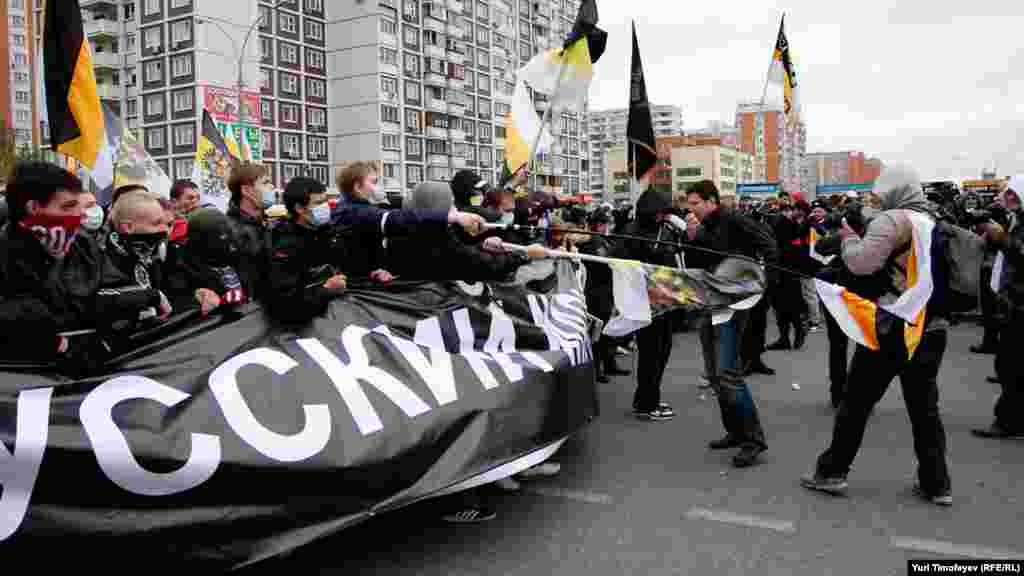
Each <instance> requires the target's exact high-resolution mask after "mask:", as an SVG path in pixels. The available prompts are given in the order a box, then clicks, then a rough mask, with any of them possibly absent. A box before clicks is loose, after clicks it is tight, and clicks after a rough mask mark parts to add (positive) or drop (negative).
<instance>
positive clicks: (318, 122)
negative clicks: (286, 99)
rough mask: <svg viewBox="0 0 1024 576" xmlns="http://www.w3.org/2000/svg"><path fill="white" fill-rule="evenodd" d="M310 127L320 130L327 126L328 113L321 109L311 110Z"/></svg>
mask: <svg viewBox="0 0 1024 576" xmlns="http://www.w3.org/2000/svg"><path fill="white" fill-rule="evenodd" d="M308 114H309V125H310V126H315V127H318V128H324V127H326V126H327V111H326V110H323V109H321V108H309V112H308Z"/></svg>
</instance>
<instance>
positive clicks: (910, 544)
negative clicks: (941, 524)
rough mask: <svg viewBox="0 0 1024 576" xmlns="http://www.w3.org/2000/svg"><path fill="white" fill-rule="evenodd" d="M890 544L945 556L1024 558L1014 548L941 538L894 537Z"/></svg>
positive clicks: (1000, 558)
mask: <svg viewBox="0 0 1024 576" xmlns="http://www.w3.org/2000/svg"><path fill="white" fill-rule="evenodd" d="M889 545H890V546H892V547H893V548H899V549H902V550H912V551H914V552H928V553H931V554H942V555H944V556H960V557H964V558H980V559H989V558H990V559H992V560H1013V559H1017V558H1024V553H1021V552H1014V551H1013V550H998V549H995V548H984V547H981V546H971V545H961V544H954V543H952V542H943V541H941V540H921V539H919V538H902V537H896V536H894V537H892V538H891V539H890V540H889Z"/></svg>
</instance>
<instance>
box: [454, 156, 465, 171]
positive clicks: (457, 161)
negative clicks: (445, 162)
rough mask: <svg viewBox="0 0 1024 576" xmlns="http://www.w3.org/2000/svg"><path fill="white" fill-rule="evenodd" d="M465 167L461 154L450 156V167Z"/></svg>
mask: <svg viewBox="0 0 1024 576" xmlns="http://www.w3.org/2000/svg"><path fill="white" fill-rule="evenodd" d="M465 167H466V159H465V158H463V157H462V156H452V168H456V169H462V168H465Z"/></svg>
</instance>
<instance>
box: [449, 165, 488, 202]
mask: <svg viewBox="0 0 1024 576" xmlns="http://www.w3.org/2000/svg"><path fill="white" fill-rule="evenodd" d="M486 185H487V182H486V181H484V179H483V178H481V177H480V175H479V174H477V173H476V172H474V171H472V170H459V171H458V172H456V173H455V176H454V177H453V178H452V182H451V190H452V197H453V198H454V201H455V206H456V207H458V208H459V209H462V208H463V207H465V206H470V205H471V203H470V200H471V199H472V198H473V197H474V196H478V195H483V193H484V190H485V189H486Z"/></svg>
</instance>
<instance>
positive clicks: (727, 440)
mask: <svg viewBox="0 0 1024 576" xmlns="http://www.w3.org/2000/svg"><path fill="white" fill-rule="evenodd" d="M740 444H741V442H740V439H739V438H736V437H733V436H729V435H726V436H725V437H724V438H719V439H718V440H712V441H711V442H708V450H728V449H729V448H735V447H737V446H739V445H740Z"/></svg>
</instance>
